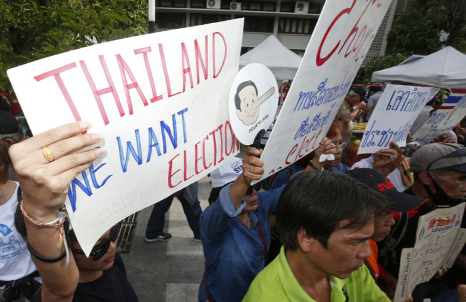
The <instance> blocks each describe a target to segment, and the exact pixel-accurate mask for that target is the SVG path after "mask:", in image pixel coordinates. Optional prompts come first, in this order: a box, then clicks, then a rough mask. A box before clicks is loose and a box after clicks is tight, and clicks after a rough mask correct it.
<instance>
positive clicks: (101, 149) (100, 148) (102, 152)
mask: <svg viewBox="0 0 466 302" xmlns="http://www.w3.org/2000/svg"><path fill="white" fill-rule="evenodd" d="M105 151H107V150H105V148H103V147H97V148H95V149H94V152H95V155H97V156H100V155H102V154H104V152H105Z"/></svg>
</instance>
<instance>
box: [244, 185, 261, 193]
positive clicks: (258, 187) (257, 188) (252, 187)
mask: <svg viewBox="0 0 466 302" xmlns="http://www.w3.org/2000/svg"><path fill="white" fill-rule="evenodd" d="M260 189H261V183H260V182H258V183H256V184H255V185H253V186H249V188H248V190H247V191H246V195H251V194H252V191H253V190H256V192H259V190H260Z"/></svg>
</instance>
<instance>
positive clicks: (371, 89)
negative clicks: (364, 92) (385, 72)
mask: <svg viewBox="0 0 466 302" xmlns="http://www.w3.org/2000/svg"><path fill="white" fill-rule="evenodd" d="M369 91H372V92H379V91H382V86H380V85H374V86H369Z"/></svg>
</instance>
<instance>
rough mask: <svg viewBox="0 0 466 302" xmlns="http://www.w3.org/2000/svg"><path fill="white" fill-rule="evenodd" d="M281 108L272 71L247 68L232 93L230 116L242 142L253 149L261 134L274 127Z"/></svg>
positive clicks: (236, 79) (251, 66)
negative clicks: (252, 146)
mask: <svg viewBox="0 0 466 302" xmlns="http://www.w3.org/2000/svg"><path fill="white" fill-rule="evenodd" d="M277 106H278V86H277V80H276V79H275V76H274V75H273V73H272V71H270V69H268V68H267V67H266V66H264V65H262V64H258V63H253V64H248V65H246V66H245V67H243V68H242V69H241V70H240V71H239V72H238V74H237V75H236V77H235V80H234V81H233V84H232V85H231V90H230V102H229V113H230V122H231V126H232V127H233V132H234V133H235V135H236V137H237V138H238V139H239V141H240V142H241V143H243V144H245V145H251V144H252V143H253V142H254V138H255V137H256V135H257V133H259V131H261V130H265V129H267V128H268V127H269V126H270V124H272V122H273V120H274V118H275V112H277Z"/></svg>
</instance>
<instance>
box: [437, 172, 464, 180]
mask: <svg viewBox="0 0 466 302" xmlns="http://www.w3.org/2000/svg"><path fill="white" fill-rule="evenodd" d="M439 176H440V177H441V178H450V179H451V178H463V177H466V173H464V172H460V171H456V170H447V171H443V172H441V173H439Z"/></svg>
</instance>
